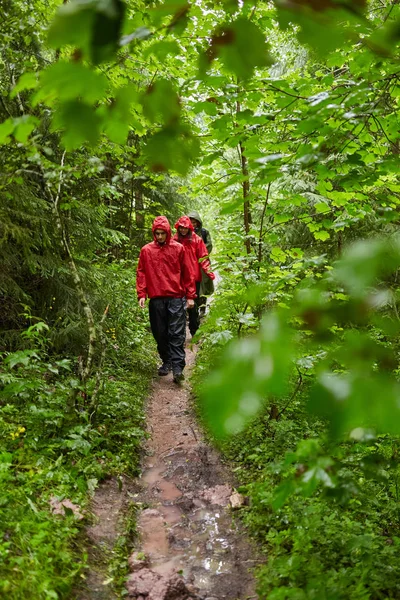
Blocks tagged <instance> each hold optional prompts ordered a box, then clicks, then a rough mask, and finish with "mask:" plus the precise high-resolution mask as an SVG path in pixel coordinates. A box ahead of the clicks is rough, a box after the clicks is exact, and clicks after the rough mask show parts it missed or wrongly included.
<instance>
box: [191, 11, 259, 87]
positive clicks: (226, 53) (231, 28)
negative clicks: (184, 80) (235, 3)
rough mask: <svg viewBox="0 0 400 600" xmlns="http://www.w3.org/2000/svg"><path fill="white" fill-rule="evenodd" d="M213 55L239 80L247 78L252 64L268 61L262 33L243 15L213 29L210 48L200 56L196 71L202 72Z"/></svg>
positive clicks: (251, 71) (208, 64) (251, 72)
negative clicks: (198, 67) (198, 69)
mask: <svg viewBox="0 0 400 600" xmlns="http://www.w3.org/2000/svg"><path fill="white" fill-rule="evenodd" d="M215 58H219V59H220V60H221V62H222V63H223V65H224V66H225V68H226V69H227V70H228V71H230V72H232V73H234V74H235V75H236V76H237V77H238V78H239V79H249V78H250V77H251V76H252V75H253V73H254V69H255V68H256V67H265V66H267V65H269V64H270V63H271V59H270V56H269V53H268V47H267V43H266V40H265V36H264V34H263V33H262V31H261V30H260V29H259V28H258V27H257V25H255V24H254V23H253V22H251V21H248V20H247V19H246V18H244V17H238V18H237V19H236V21H233V22H232V23H227V24H225V25H224V26H222V27H220V28H219V29H217V30H216V31H215V33H214V35H213V37H212V39H211V44H210V48H209V49H208V51H207V53H206V54H205V55H203V56H202V57H200V73H202V74H204V73H205V72H206V70H207V69H208V67H209V66H210V64H211V63H212V61H213V60H214V59H215Z"/></svg>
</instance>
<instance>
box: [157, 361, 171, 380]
mask: <svg viewBox="0 0 400 600" xmlns="http://www.w3.org/2000/svg"><path fill="white" fill-rule="evenodd" d="M170 370H171V365H170V364H169V363H163V364H162V365H161V367H159V368H158V374H159V375H160V376H161V377H163V376H164V375H168V373H169V372H170Z"/></svg>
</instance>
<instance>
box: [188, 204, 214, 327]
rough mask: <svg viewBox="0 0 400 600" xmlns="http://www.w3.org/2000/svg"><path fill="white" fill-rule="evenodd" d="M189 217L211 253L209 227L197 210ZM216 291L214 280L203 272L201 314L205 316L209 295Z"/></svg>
mask: <svg viewBox="0 0 400 600" xmlns="http://www.w3.org/2000/svg"><path fill="white" fill-rule="evenodd" d="M188 217H189V219H190V221H191V222H192V225H193V227H194V232H195V233H196V234H197V235H198V236H199V237H201V238H202V240H203V242H204V243H205V245H206V248H207V252H208V254H211V252H212V249H213V245H212V241H211V235H210V232H209V231H208V229H206V228H205V227H203V221H202V219H201V217H200V215H199V213H198V212H197V211H196V210H192V211H190V212H189V213H188ZM213 293H214V283H213V280H212V279H210V278H209V277H207V275H206V274H205V273H204V272H203V273H202V277H201V283H200V289H199V294H198V301H197V303H198V306H199V313H200V316H204V315H205V312H206V305H207V296H210V295H211V294H213Z"/></svg>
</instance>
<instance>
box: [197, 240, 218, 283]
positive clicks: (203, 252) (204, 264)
mask: <svg viewBox="0 0 400 600" xmlns="http://www.w3.org/2000/svg"><path fill="white" fill-rule="evenodd" d="M196 250H197V260H198V261H199V263H200V267H201V269H202V270H203V272H204V273H205V274H206V275H207V277H209V278H210V279H215V275H214V273H212V271H211V263H210V259H209V258H208V252H207V248H206V245H205V243H204V242H203V240H202V239H201V238H200V239H199V243H198V246H197V249H196Z"/></svg>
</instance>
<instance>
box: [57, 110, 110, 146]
mask: <svg viewBox="0 0 400 600" xmlns="http://www.w3.org/2000/svg"><path fill="white" fill-rule="evenodd" d="M53 129H60V130H62V131H63V134H62V140H63V144H64V146H65V148H66V150H74V149H75V148H79V147H80V146H82V145H83V144H85V143H86V142H88V143H89V144H90V145H92V146H94V145H96V143H97V142H98V139H99V136H100V117H99V115H98V114H97V113H96V112H95V110H94V109H93V107H92V106H89V105H87V104H84V103H83V102H80V101H79V100H75V101H72V102H66V103H65V104H63V105H62V106H61V107H60V108H59V110H58V111H57V113H56V114H55V116H54V119H53Z"/></svg>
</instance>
